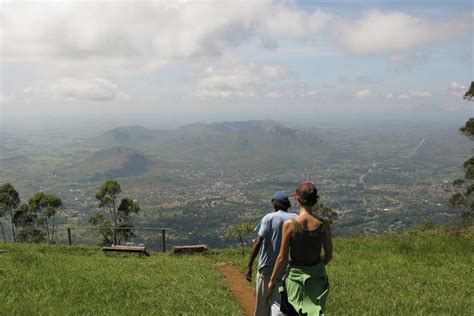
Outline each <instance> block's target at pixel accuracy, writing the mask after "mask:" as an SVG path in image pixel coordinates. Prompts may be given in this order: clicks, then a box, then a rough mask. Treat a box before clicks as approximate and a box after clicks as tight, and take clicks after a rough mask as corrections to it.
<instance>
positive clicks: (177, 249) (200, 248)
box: [172, 245, 207, 254]
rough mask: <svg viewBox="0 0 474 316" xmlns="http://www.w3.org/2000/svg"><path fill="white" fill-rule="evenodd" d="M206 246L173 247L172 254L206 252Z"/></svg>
mask: <svg viewBox="0 0 474 316" xmlns="http://www.w3.org/2000/svg"><path fill="white" fill-rule="evenodd" d="M206 251H207V245H190V246H173V248H172V252H173V254H179V253H194V252H206Z"/></svg>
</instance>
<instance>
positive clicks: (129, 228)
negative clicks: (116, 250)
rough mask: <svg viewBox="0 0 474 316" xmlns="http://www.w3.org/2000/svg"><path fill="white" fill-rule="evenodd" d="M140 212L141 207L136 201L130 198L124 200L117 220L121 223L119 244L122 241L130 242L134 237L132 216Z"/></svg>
mask: <svg viewBox="0 0 474 316" xmlns="http://www.w3.org/2000/svg"><path fill="white" fill-rule="evenodd" d="M139 211H140V205H138V203H137V202H136V201H133V200H131V199H129V198H124V199H122V201H121V202H120V205H119V207H118V208H117V220H118V223H119V228H120V229H119V231H118V232H117V238H118V240H119V243H120V242H121V241H129V240H130V238H131V237H133V236H134V235H133V225H132V224H131V222H132V215H133V214H137V213H138V212H139Z"/></svg>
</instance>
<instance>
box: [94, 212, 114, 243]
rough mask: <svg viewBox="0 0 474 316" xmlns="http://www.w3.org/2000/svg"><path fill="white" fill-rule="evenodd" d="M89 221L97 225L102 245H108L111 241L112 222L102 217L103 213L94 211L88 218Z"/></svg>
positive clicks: (112, 234) (112, 235)
mask: <svg viewBox="0 0 474 316" xmlns="http://www.w3.org/2000/svg"><path fill="white" fill-rule="evenodd" d="M89 223H90V224H92V225H94V226H98V227H99V234H100V235H102V245H110V244H112V243H113V237H114V233H113V230H112V222H111V221H109V220H106V219H105V218H104V214H102V213H101V212H96V213H95V214H94V215H93V216H91V217H90V218H89Z"/></svg>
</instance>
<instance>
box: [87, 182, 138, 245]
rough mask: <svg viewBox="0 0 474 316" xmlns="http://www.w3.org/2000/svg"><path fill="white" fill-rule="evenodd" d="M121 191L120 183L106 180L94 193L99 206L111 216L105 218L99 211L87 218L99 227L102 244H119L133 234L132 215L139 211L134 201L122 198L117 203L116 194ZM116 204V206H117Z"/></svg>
mask: <svg viewBox="0 0 474 316" xmlns="http://www.w3.org/2000/svg"><path fill="white" fill-rule="evenodd" d="M121 192H122V190H121V188H120V184H119V183H118V182H117V181H115V180H106V181H105V182H104V183H103V184H102V185H101V186H100V188H99V192H97V194H96V198H97V200H99V208H101V209H102V210H106V211H107V212H108V213H109V214H110V215H111V217H112V221H113V222H111V221H109V220H107V219H106V218H105V217H104V214H102V213H101V212H98V213H96V214H95V215H93V216H92V217H91V218H90V219H89V223H91V224H92V225H94V226H98V227H99V233H100V234H101V235H102V237H103V240H102V242H103V243H104V244H110V243H111V240H110V239H112V240H113V243H114V244H120V243H121V242H122V241H126V240H129V239H130V237H132V236H133V225H132V224H131V221H132V215H133V214H136V213H138V212H139V211H140V206H139V205H138V203H137V202H136V201H133V200H131V199H129V198H124V199H122V200H121V201H120V204H118V196H119V194H120V193H121ZM117 205H118V206H117ZM112 224H113V225H112Z"/></svg>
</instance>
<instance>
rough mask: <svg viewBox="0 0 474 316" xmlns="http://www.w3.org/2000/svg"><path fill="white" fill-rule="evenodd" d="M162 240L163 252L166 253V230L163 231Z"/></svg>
mask: <svg viewBox="0 0 474 316" xmlns="http://www.w3.org/2000/svg"><path fill="white" fill-rule="evenodd" d="M161 239H162V243H163V252H166V230H165V229H162V230H161Z"/></svg>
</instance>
